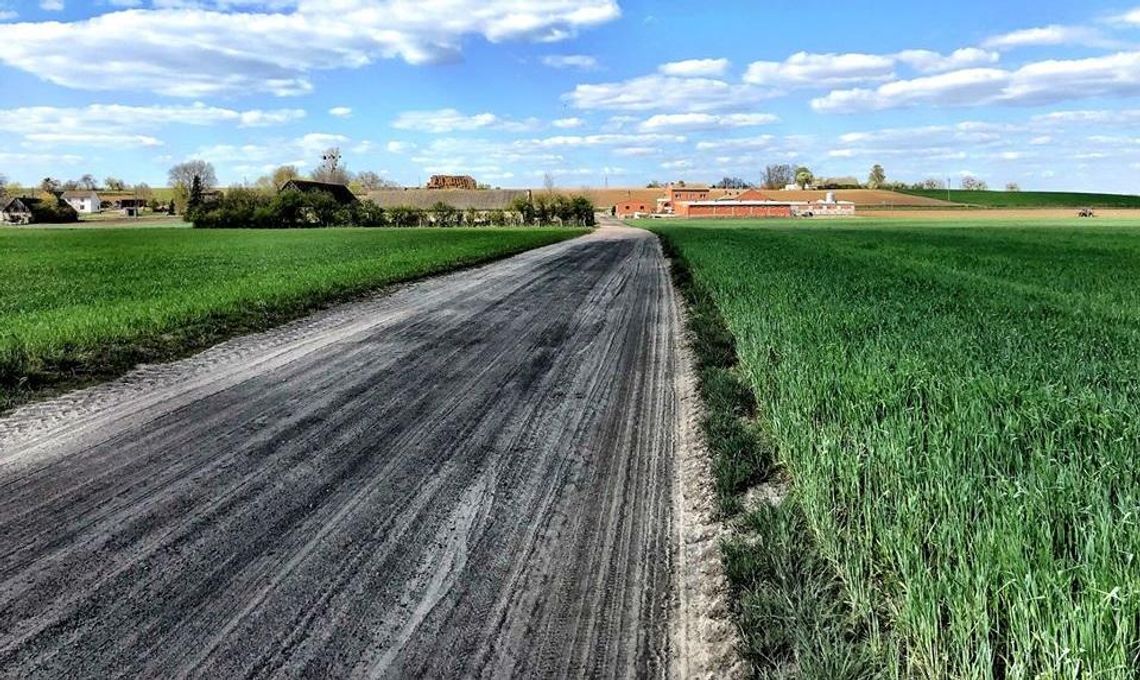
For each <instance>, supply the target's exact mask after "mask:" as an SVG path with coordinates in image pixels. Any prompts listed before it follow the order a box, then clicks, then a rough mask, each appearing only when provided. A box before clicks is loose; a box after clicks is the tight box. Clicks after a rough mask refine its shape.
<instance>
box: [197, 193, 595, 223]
mask: <svg viewBox="0 0 1140 680" xmlns="http://www.w3.org/2000/svg"><path fill="white" fill-rule="evenodd" d="M186 219H187V220H188V221H190V222H193V223H194V226H195V227H196V228H199V229H303V228H320V227H348V226H353V227H463V226H472V227H473V226H526V225H551V224H557V225H562V226H575V227H581V226H590V227H592V226H594V205H593V204H592V203H591V202H590V201H589V199H587V198H585V197H582V196H575V197H568V196H561V195H540V196H537V197H535V198H534V199H532V200H527V199H522V200H518V201H515V203H513V204H512V205H511V207H510V209H508V210H474V209H470V210H460V209H458V208H455V207H453V206H450V205H447V204H446V203H437V204H435V205H434V206H432V207H431V208H428V209H423V208H414V207H410V206H396V207H391V208H387V209H385V208H382V207H381V206H379V205H377V204H375V203H373V202H372V201H367V200H366V201H359V202H356V203H353V204H351V205H342V204H341V203H339V202H338V201H337V200H336V199H335V198H333V196H332V195H331V194H328V193H325V192H322V191H316V192H302V191H296V190H287V191H282V192H280V193H277V194H267V193H265V192H262V191H258V190H255V189H245V188H235V189H229V190H227V191H226V192H225V195H224V196H222V197H220V198H219V199H218V200H216V201H213V202H211V203H209V204H206V205H202V206H199V207H196V208H193V209H191V210H189V211H188V212H187V215H186Z"/></svg>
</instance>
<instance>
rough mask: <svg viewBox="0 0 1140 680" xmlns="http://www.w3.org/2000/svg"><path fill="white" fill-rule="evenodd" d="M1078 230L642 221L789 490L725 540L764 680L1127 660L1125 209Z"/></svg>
mask: <svg viewBox="0 0 1140 680" xmlns="http://www.w3.org/2000/svg"><path fill="white" fill-rule="evenodd" d="M1075 225H1076V223H1075V222H1074V223H1073V224H1072V225H1069V226H1066V225H1052V226H1049V227H1038V226H1035V225H1034V224H1031V223H1024V224H1012V223H1008V222H1007V223H1004V224H1003V225H1002V226H1001V227H997V228H986V227H985V226H983V225H962V226H960V227H959V226H937V227H935V226H931V225H930V224H906V223H895V224H894V225H892V226H883V225H876V224H873V223H863V224H860V225H856V224H853V223H847V224H843V223H837V224H834V225H830V226H815V225H813V226H811V227H804V226H803V225H792V224H788V223H783V224H769V225H763V226H761V225H757V224H756V223H753V224H745V223H719V224H715V225H709V224H698V223H670V224H668V225H663V226H658V225H655V227H654V228H655V230H657V231H658V232H659V233H660V234H661V235H662V236H663V237H664V238H665V240H666V241H667V243H668V244H669V246H670V247H671V248H672V249H674V250H675V251H676V252H677V253H678V254H679V257H680V258H682V259H683V261H684V264H685V266H686V268H687V270H688V272H689V275H690V276H691V277H692V282H693V283H692V285H693V286H696V287H698V288H699V289H701V290H703V291H705V293H706V295H707V297H708V299H710V300H711V301H712V302H713V303H714V304H715V307H716V311H717V312H718V313H719V314H720V315H722V316H723V319H724V323H725V325H726V327H727V329H728V331H729V332H730V333H731V337H732V338H733V339H734V340H735V347H736V352H737V353H738V355H739V361H740V366H739V367H738V368H737V369H736V372H737V374H738V375H739V377H740V379H741V380H743V381H744V382H745V383H746V384H747V385H748V386H749V387H750V388H751V390H752V391H753V393H754V395H755V397H756V404H757V406H756V415H755V416H754V417H751V418H750V419H749V420H748V423H749V424H750V427H753V428H755V429H757V430H759V432H760V435H759V438H760V440H761V441H762V442H763V445H764V446H766V447H769V448H770V449H771V450H772V451H774V456H775V460H776V462H777V464H778V466H779V468H780V469H779V470H778V471H777V473H776V476H777V477H778V478H784V479H786V480H789V484H790V491H789V496H788V498H787V500H785V501H784V502H783V504H782V505H780V506H779V507H778V508H769V507H767V506H761V507H759V508H755V509H747V510H746V511H745V514H744V515H743V516H742V517H737V518H736V519H735V520H734V522H735V524H736V525H737V526H738V536H737V538H735V539H733V540H730V541H729V542H728V543H726V546H725V552H726V563H727V567H728V572H729V575H730V578H731V579H732V582H733V585H734V588H735V592H736V594H737V596H738V599H737V604H736V613H737V615H738V621H739V622H740V624H741V626H742V628H743V633H744V636H743V637H744V640H745V643H746V646H747V650H746V651H747V653H748V656H749V659H750V660H751V661H752V663H753V665H754V668H755V669H756V670H757V672H758V674H759V675H761V676H765V677H767V676H772V677H778V676H781V675H782V674H795V673H796V672H799V673H806V674H807V676H809V677H811V676H813V674H815V676H828V677H841V676H847V677H872V676H873V677H920V678H945V677H951V678H1037V677H1044V678H1078V677H1104V678H1129V677H1135V676H1136V674H1137V673H1138V672H1140V661H1138V656H1140V565H1138V564H1137V559H1138V555H1140V527H1138V526H1137V523H1138V517H1140V456H1138V455H1137V452H1138V451H1140V359H1138V356H1140V355H1138V349H1140V229H1137V227H1138V226H1140V225H1127V226H1119V227H1117V226H1113V227H1106V226H1097V227H1093V228H1090V227H1088V226H1084V227H1083V228H1079V229H1078V228H1076V226H1075ZM712 410H713V411H714V413H715V412H716V408H715V407H714V408H713V409H712ZM713 444H714V446H713V448H714V451H715V450H716V448H715V444H716V442H714V443H713ZM735 491H736V492H737V493H738V492H739V490H738V489H737V490H735ZM723 500H724V499H722V501H723ZM722 505H723V506H724V507H728V508H732V507H733V505H734V503H733V502H723V503H722ZM797 532H798V533H799V534H800V535H799V536H798V537H797V535H796V534H797Z"/></svg>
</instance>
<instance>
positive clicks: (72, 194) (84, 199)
mask: <svg viewBox="0 0 1140 680" xmlns="http://www.w3.org/2000/svg"><path fill="white" fill-rule="evenodd" d="M60 198H62V199H63V200H65V201H67V204H68V205H70V206H71V207H72V208H74V209H75V212H77V213H80V214H83V215H90V214H92V213H97V212H99V210H100V208H102V206H103V201H102V200H101V199H100V198H99V194H97V193H95V192H94V191H65V192H63V195H62V196H61V197H60Z"/></svg>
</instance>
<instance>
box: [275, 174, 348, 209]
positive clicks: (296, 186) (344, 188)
mask: <svg viewBox="0 0 1140 680" xmlns="http://www.w3.org/2000/svg"><path fill="white" fill-rule="evenodd" d="M286 189H293V190H294V191H303V192H305V193H309V192H312V191H323V192H325V193H327V194H331V195H332V197H333V198H335V199H336V200H337V202H338V203H341V204H348V203H355V202H356V200H357V199H356V194H354V193H352V189H349V188H348V185H346V184H333V183H332V182H314V181H313V180H308V179H291V180H289V181H288V182H286V183H285V184H283V185H281V191H285V190H286Z"/></svg>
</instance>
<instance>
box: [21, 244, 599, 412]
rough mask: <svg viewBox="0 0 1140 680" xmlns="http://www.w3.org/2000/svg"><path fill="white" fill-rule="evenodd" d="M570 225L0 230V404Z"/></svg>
mask: <svg viewBox="0 0 1140 680" xmlns="http://www.w3.org/2000/svg"><path fill="white" fill-rule="evenodd" d="M580 233H582V232H581V231H579V230H572V229H494V230H491V229H447V230H442V229H440V230H426V229H425V230H411V229H407V230H387V229H370V230H362V229H319V230H296V231H200V230H190V229H139V228H130V229H82V228H80V229H26V228H24V229H0V271H2V272H4V276H3V278H2V279H0V410H3V409H4V408H8V407H11V406H12V405H14V404H16V403H18V402H20V401H22V400H24V399H26V398H28V397H29V396H31V395H33V394H34V393H35V392H36V391H38V390H44V389H50V388H52V387H58V386H69V385H72V384H81V383H83V382H87V381H89V380H92V379H99V378H105V377H108V376H110V375H115V374H117V373H121V372H122V371H124V370H126V369H128V368H130V367H131V366H132V365H134V364H135V363H138V362H150V361H158V360H163V359H169V358H171V357H173V356H177V355H179V354H183V353H185V352H187V351H189V350H192V349H196V348H202V347H205V346H208V345H209V344H212V343H214V342H217V341H219V340H221V339H223V338H225V337H229V336H232V335H234V334H237V333H240V332H244V331H250V330H258V329H262V328H266V327H268V326H271V325H273V324H274V323H278V322H280V321H282V320H284V319H287V318H289V317H291V316H295V315H296V314H298V313H300V312H302V311H304V310H306V309H309V308H311V307H313V306H315V305H319V304H322V303H325V302H328V301H332V300H338V299H343V298H345V297H347V296H351V295H353V294H357V293H360V292H363V291H366V290H369V289H372V288H376V287H380V286H383V285H386V284H390V283H394V282H398V281H405V280H408V279H412V278H416V277H420V276H424V275H426V274H432V273H436V272H441V271H445V270H448V269H454V268H456V267H460V266H463V265H469V264H473V263H477V262H482V261H487V260H490V259H493V258H497V257H502V256H505V255H508V254H513V253H517V252H521V251H523V250H527V249H530V248H535V247H537V246H541V245H546V244H549V243H554V242H556V241H560V240H563V239H566V238H569V237H572V236H576V235H578V234H580Z"/></svg>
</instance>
